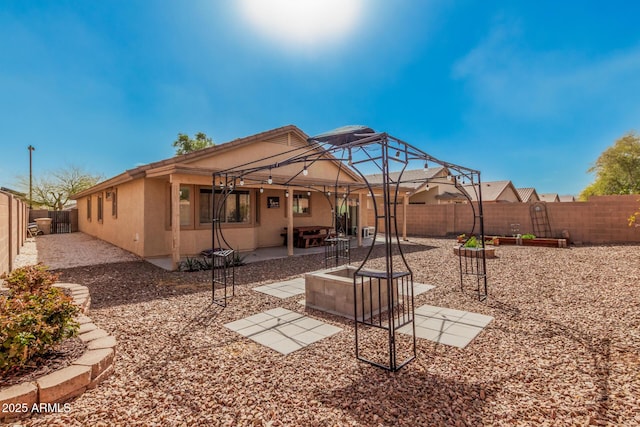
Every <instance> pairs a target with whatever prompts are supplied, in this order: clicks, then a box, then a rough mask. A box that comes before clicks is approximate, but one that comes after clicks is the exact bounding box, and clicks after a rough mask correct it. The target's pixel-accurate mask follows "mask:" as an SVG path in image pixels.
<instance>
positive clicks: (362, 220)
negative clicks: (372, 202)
mask: <svg viewBox="0 0 640 427" xmlns="http://www.w3.org/2000/svg"><path fill="white" fill-rule="evenodd" d="M366 203H367V198H366V196H365V194H364V193H362V192H361V193H358V247H359V248H361V247H362V234H363V233H364V231H363V230H364V228H365V227H366V226H367V224H366V218H367V217H366V213H367V205H366Z"/></svg>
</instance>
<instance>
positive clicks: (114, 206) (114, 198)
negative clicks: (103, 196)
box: [111, 188, 118, 218]
mask: <svg viewBox="0 0 640 427" xmlns="http://www.w3.org/2000/svg"><path fill="white" fill-rule="evenodd" d="M111 216H113V217H114V218H117V217H118V189H117V188H114V189H113V191H112V192H111Z"/></svg>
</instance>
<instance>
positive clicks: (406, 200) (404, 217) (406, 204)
mask: <svg viewBox="0 0 640 427" xmlns="http://www.w3.org/2000/svg"><path fill="white" fill-rule="evenodd" d="M408 207H409V195H407V194H405V196H404V197H403V198H402V240H404V241H405V242H406V241H407V240H408V239H407V208H408Z"/></svg>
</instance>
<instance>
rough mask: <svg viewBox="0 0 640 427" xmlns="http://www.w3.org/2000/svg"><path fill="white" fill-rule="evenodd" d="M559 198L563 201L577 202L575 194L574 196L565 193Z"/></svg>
mask: <svg viewBox="0 0 640 427" xmlns="http://www.w3.org/2000/svg"><path fill="white" fill-rule="evenodd" d="M558 199H559V200H560V201H561V202H575V201H576V198H575V197H574V196H572V195H571V194H565V195H562V196H558Z"/></svg>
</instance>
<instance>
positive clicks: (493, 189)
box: [463, 181, 522, 203]
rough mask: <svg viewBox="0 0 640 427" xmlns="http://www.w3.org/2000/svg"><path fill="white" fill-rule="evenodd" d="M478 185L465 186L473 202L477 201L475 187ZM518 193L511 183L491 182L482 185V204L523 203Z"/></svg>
mask: <svg viewBox="0 0 640 427" xmlns="http://www.w3.org/2000/svg"><path fill="white" fill-rule="evenodd" d="M474 186H475V187H477V186H478V185H477V184H475V185H473V186H472V185H469V184H466V185H463V187H464V188H465V190H467V193H469V196H471V200H472V201H474V202H475V201H477V199H476V191H474V189H473V187H474ZM521 201H522V200H521V199H520V196H519V195H518V191H517V190H516V188H515V187H514V185H513V183H512V182H511V181H489V182H483V183H482V202H483V203H488V202H491V203H502V202H521Z"/></svg>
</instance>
